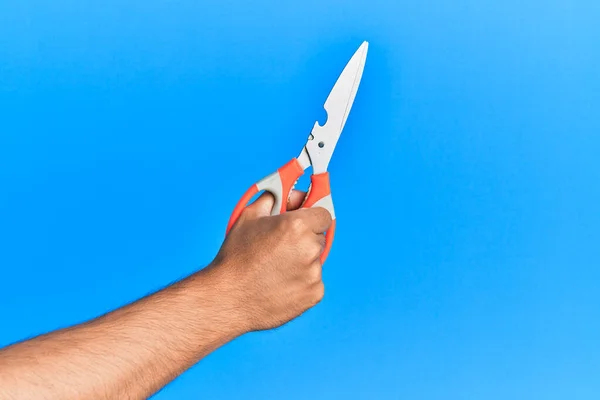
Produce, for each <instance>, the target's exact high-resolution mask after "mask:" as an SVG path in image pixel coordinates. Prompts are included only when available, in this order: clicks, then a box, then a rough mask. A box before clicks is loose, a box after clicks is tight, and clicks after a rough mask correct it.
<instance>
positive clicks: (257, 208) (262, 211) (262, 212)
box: [246, 192, 275, 218]
mask: <svg viewBox="0 0 600 400" xmlns="http://www.w3.org/2000/svg"><path fill="white" fill-rule="evenodd" d="M274 204H275V197H273V195H272V194H271V193H269V192H263V194H261V195H260V196H258V199H256V200H255V201H254V203H252V204H250V205H249V206H248V207H246V214H247V215H248V216H250V217H251V218H260V217H268V216H269V215H271V211H272V210H273V205H274Z"/></svg>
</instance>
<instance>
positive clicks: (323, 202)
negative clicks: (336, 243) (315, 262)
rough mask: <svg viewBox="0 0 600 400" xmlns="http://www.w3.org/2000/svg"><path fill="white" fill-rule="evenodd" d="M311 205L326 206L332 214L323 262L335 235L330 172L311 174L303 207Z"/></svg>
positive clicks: (326, 234) (326, 235)
mask: <svg viewBox="0 0 600 400" xmlns="http://www.w3.org/2000/svg"><path fill="white" fill-rule="evenodd" d="M311 207H323V208H325V209H326V210H327V211H329V214H331V218H332V219H333V221H332V222H331V226H330V227H329V229H327V232H326V233H325V248H324V249H323V253H321V264H323V263H324V262H325V260H326V259H327V256H328V255H329V250H331V245H332V244H333V237H334V235H335V211H334V209H333V200H332V198H331V187H330V185H329V172H324V173H322V174H317V175H311V177H310V189H309V190H308V195H307V196H306V200H304V204H302V208H311Z"/></svg>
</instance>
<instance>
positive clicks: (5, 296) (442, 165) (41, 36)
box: [0, 0, 600, 400]
mask: <svg viewBox="0 0 600 400" xmlns="http://www.w3.org/2000/svg"><path fill="white" fill-rule="evenodd" d="M599 20H600V3H599V2H598V1H595V0H587V1H583V0H579V1H578V0H561V1H541V0H540V1H533V0H532V1H516V0H508V1H492V0H483V1H482V0H458V1H420V0H407V1H392V0H371V1H356V0H354V1H341V0H334V1H327V2H323V1H316V0H308V1H301V2H299V1H265V0H257V1H252V2H249V1H226V0H221V1H211V2H208V1H204V2H197V1H191V0H181V1H154V0H150V1H139V0H135V1H124V2H123V1H116V0H107V1H103V2H92V1H82V0H77V1H71V0H52V1H42V0H38V1H27V0H19V1H16V0H14V1H12V0H8V1H6V0H5V1H3V2H2V3H1V4H0V271H1V272H0V324H1V329H0V345H5V344H8V343H11V342H13V341H16V340H19V339H22V338H25V337H29V336H31V335H34V334H38V333H41V332H45V331H48V330H51V329H55V328H59V327H63V326H66V325H69V324H73V323H75V322H79V321H83V320H86V319H88V318H91V317H94V316H96V315H98V314H100V313H103V312H106V311H107V310H110V309H112V308H115V307H118V306H120V305H122V304H124V303H126V302H129V301H132V300H134V299H136V298H138V297H140V296H143V295H145V294H146V293H148V292H150V291H153V290H156V289H158V288H160V287H162V286H164V285H166V284H168V283H169V282H171V281H173V280H176V279H178V278H180V277H183V276H185V275H186V274H189V273H191V272H193V271H195V270H196V269H198V268H199V267H202V266H203V265H206V264H207V263H208V262H210V260H211V259H212V257H213V256H214V254H215V253H216V251H217V250H218V247H219V245H220V242H221V240H222V237H223V235H224V229H225V225H226V223H227V219H228V217H229V213H230V211H231V210H232V208H233V206H234V205H235V203H236V201H237V200H238V198H239V197H240V196H241V194H242V193H243V192H244V190H245V189H246V188H247V186H248V185H249V184H251V183H252V182H254V181H256V180H258V179H259V178H261V177H262V176H264V175H265V174H267V173H270V172H272V171H273V170H274V169H275V168H277V167H278V166H280V165H281V164H283V163H284V162H286V161H288V160H289V159H290V158H291V157H292V156H295V155H296V154H297V152H298V151H299V149H300V147H301V146H302V144H303V142H304V140H305V138H306V135H307V133H308V132H309V130H310V129H311V128H312V125H313V123H314V121H315V119H320V120H321V121H322V120H323V119H324V114H325V113H324V111H323V109H322V104H323V102H324V100H325V98H326V95H327V93H328V91H329V90H330V88H331V87H332V85H333V82H334V81H335V79H336V77H337V75H338V74H339V72H340V71H341V69H342V67H343V66H344V64H345V63H346V61H347V60H348V59H349V57H350V56H351V55H352V53H353V52H354V51H355V50H356V48H357V47H358V46H359V45H360V43H361V42H362V41H363V40H369V41H370V49H369V56H368V60H367V64H366V68H365V73H364V76H363V81H362V85H361V87H360V89H359V92H358V95H357V98H356V102H355V104H354V108H353V110H352V113H351V114H350V117H349V119H348V123H347V125H346V129H345V131H344V133H343V135H342V137H341V140H340V142H339V144H338V148H337V151H336V154H335V156H334V158H333V161H332V163H331V166H330V171H331V174H332V188H333V193H334V201H335V204H336V211H337V216H338V232H337V238H336V242H335V244H334V247H333V250H332V253H331V256H330V258H329V260H328V262H327V264H326V267H325V273H324V279H325V282H326V287H327V290H326V296H325V299H324V301H323V302H322V303H321V304H320V305H319V306H318V307H316V308H315V309H313V310H311V311H310V312H309V313H307V314H305V315H304V316H303V317H301V318H300V319H298V320H296V321H294V322H293V323H291V324H289V325H287V326H285V327H283V328H282V329H279V330H277V331H273V332H265V333H257V334H251V335H247V336H245V337H242V338H241V339H239V340H236V341H235V342H233V343H232V344H230V345H228V346H226V347H225V348H222V349H220V350H218V351H217V352H216V353H214V354H212V355H210V356H209V357H208V358H207V359H205V360H204V361H202V362H201V363H200V364H199V365H197V366H196V367H194V368H193V369H192V370H190V371H189V372H187V373H186V374H184V375H183V376H182V377H180V378H179V379H178V380H176V381H175V382H174V383H173V384H171V385H170V386H168V387H167V388H166V389H165V390H164V391H162V392H161V393H160V394H159V395H157V396H156V399H159V400H166V399H196V398H204V399H233V398H244V399H282V398H285V399H307V398H312V399H332V398H333V399H335V398H340V399H342V398H344V399H461V400H462V399H566V398H569V399H592V398H594V399H595V398H598V395H600V380H599V379H598V370H599V369H600V345H599V344H598V340H599V339H598V338H599V337H600V322H599V320H600V291H599V290H598V282H599V280H600V268H599V267H600V212H599V205H600V188H599V182H600V159H599V151H600V138H599V134H600V76H599V71H600V25H599V23H598V21H599Z"/></svg>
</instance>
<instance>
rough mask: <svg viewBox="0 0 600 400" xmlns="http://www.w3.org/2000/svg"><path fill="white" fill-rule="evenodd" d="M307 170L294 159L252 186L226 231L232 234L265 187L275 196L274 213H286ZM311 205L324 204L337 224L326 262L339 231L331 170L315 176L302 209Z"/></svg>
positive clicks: (330, 237) (328, 240) (328, 236)
mask: <svg viewBox="0 0 600 400" xmlns="http://www.w3.org/2000/svg"><path fill="white" fill-rule="evenodd" d="M303 173H304V170H303V169H302V166H301V165H300V164H299V163H298V160H297V159H295V158H294V159H292V160H291V161H290V162H288V163H287V164H285V165H284V166H283V167H281V168H279V169H278V170H277V171H276V172H274V173H272V174H271V175H269V176H267V177H265V178H263V179H261V180H260V181H258V182H257V183H255V184H254V185H252V186H251V187H250V188H249V189H248V190H247V191H246V193H244V195H243V196H242V198H241V199H240V200H239V201H238V203H237V205H236V206H235V208H234V209H233V213H232V214H231V217H230V218H229V223H228V224H227V231H226V233H229V231H230V230H231V228H233V226H234V225H235V223H236V222H237V220H238V219H239V218H240V215H242V212H243V211H244V209H245V208H246V207H247V205H248V202H250V200H251V199H252V197H254V196H255V195H256V194H257V193H258V192H261V191H263V190H264V191H267V192H270V193H271V194H272V195H273V197H274V198H275V205H274V206H273V211H272V212H271V215H279V214H283V213H284V212H285V211H286V209H287V199H288V196H289V194H290V193H291V191H292V189H293V187H294V185H295V184H296V181H297V180H298V178H300V176H302V174H303ZM311 207H323V208H325V209H326V210H327V211H329V213H330V214H331V217H332V218H333V223H332V224H331V227H330V228H329V229H328V230H327V233H326V234H325V241H326V244H325V249H324V250H323V253H321V263H324V262H325V259H326V258H327V255H328V254H329V250H330V249H331V244H332V243H333V236H334V234H335V213H334V210H333V201H332V199H331V189H330V187H329V173H327V172H325V173H323V174H318V175H312V176H311V185H310V189H309V191H308V195H307V196H306V199H305V200H304V203H303V204H302V208H311Z"/></svg>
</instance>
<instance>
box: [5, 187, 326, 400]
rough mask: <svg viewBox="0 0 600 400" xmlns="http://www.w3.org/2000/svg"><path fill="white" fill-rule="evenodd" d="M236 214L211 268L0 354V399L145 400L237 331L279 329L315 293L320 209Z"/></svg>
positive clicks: (267, 201)
mask: <svg viewBox="0 0 600 400" xmlns="http://www.w3.org/2000/svg"><path fill="white" fill-rule="evenodd" d="M303 198H304V193H301V192H293V193H292V196H291V197H290V200H289V203H288V209H289V210H290V211H289V212H287V213H284V214H282V215H279V216H270V212H271V209H272V206H273V197H272V196H271V195H269V194H264V195H262V196H261V197H260V198H259V199H258V200H256V202H254V203H253V204H251V205H250V206H248V207H247V208H246V210H245V211H244V213H243V214H242V216H241V217H240V219H239V220H238V222H237V223H236V225H235V226H234V227H233V229H232V230H231V232H230V233H229V235H228V236H227V238H226V240H225V242H224V243H223V245H222V247H221V249H220V250H219V253H218V254H217V256H216V257H215V259H214V260H213V262H212V263H211V264H210V265H209V266H207V267H206V268H204V269H202V270H200V271H198V272H196V273H195V274H193V275H191V276H189V277H187V278H185V279H183V280H181V281H179V282H177V283H175V284H173V285H171V286H169V287H167V288H165V289H163V290H160V291H158V292H156V293H154V294H152V295H149V296H147V297H145V298H142V299H140V300H138V301H136V302H133V303H131V304H128V305H126V306H124V307H122V308H119V309H117V310H114V311H112V312H110V313H107V314H105V315H102V316H100V317H98V318H96V319H94V320H91V321H88V322H85V323H83V324H80V325H76V326H73V327H69V328H66V329H62V330H58V331H54V332H50V333H47V334H44V335H41V336H38V337H35V338H33V339H30V340H27V341H23V342H19V343H16V344H13V345H11V346H8V347H6V348H4V349H1V350H0V399H3V400H17V399H18V400H21V399H23V400H25V399H27V400H30V399H60V400H69V399H77V400H80V399H146V398H148V397H150V396H151V395H152V394H154V393H156V392H157V391H158V390H160V389H161V388H162V387H163V386H165V385H166V384H167V383H169V382H170V381H171V380H173V379H174V378H175V377H177V376H178V375H179V374H181V373H182V372H184V371H185V370H187V369H188V368H189V367H191V366H192V365H194V364H195V363H197V362H198V361H199V360H200V359H202V358H203V357H205V356H206V355H207V354H209V353H210V352H212V351H214V350H216V349H217V348H219V347H220V346H222V345H224V344H225V343H227V342H229V341H231V340H233V339H235V338H236V337H238V336H241V335H243V334H245V333H248V332H252V331H259V330H266V329H272V328H276V327H279V326H281V325H283V324H285V323H286V322H288V321H290V320H292V319H294V318H296V317H297V316H299V315H300V314H302V313H303V312H304V311H306V310H307V309H309V308H311V307H312V306H314V305H316V304H317V303H318V302H319V301H320V300H321V299H322V298H323V294H324V285H323V282H322V280H321V263H320V261H319V256H320V254H321V252H322V250H323V247H324V244H325V237H324V232H325V231H326V230H327V229H328V227H329V226H330V224H331V217H330V215H329V213H328V212H327V211H326V210H325V209H323V208H313V209H298V207H300V204H301V202H302V199H303Z"/></svg>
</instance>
